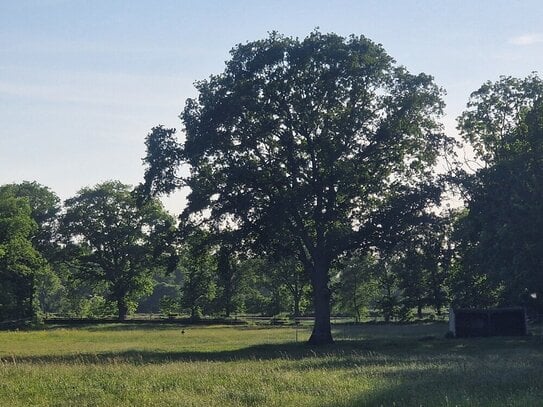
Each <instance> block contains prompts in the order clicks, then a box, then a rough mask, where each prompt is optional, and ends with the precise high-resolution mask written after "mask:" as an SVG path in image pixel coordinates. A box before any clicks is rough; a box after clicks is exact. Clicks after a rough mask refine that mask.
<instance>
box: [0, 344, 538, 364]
mask: <svg viewBox="0 0 543 407" xmlns="http://www.w3.org/2000/svg"><path fill="white" fill-rule="evenodd" d="M181 340H182V339H180V341H181ZM519 346H521V347H522V348H524V349H530V348H534V347H535V348H537V349H540V348H541V343H540V341H539V340H538V339H536V338H480V339H472V340H447V339H439V340H431V341H428V340H426V339H425V338H421V339H419V340H413V339H412V338H411V339H408V338H406V339H402V338H400V339H382V338H371V339H361V340H338V341H336V343H335V344H333V345H326V346H318V347H314V346H309V345H307V344H306V343H303V342H297V343H296V342H284V343H277V344H259V345H252V346H247V347H243V348H240V349H233V350H220V351H191V350H182V351H165V350H149V349H128V350H120V351H108V352H96V353H74V354H63V355H33V356H8V357H4V358H0V362H5V363H38V364H43V363H67V364H81V363H83V364H108V363H128V364H135V365H142V364H160V363H169V362H199V361H206V362H234V361H258V360H262V361H264V360H279V359H281V360H302V359H312V361H313V362H312V365H311V366H312V367H313V368H320V367H322V368H345V367H349V366H351V365H353V366H354V365H356V366H360V365H361V364H364V363H365V364H371V365H376V364H379V365H385V364H396V363H406V362H409V361H410V358H423V359H428V360H430V359H431V360H432V361H433V362H437V361H440V362H446V361H447V360H450V361H452V360H455V359H456V358H457V357H458V356H457V355H464V356H465V355H472V356H473V355H478V354H480V353H481V352H489V351H492V352H496V353H500V352H501V351H507V350H509V349H512V348H516V347H519Z"/></svg>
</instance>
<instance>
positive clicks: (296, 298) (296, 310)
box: [294, 293, 300, 320]
mask: <svg viewBox="0 0 543 407" xmlns="http://www.w3.org/2000/svg"><path fill="white" fill-rule="evenodd" d="M299 317H300V294H298V293H295V294H294V319H295V320H297V318H299Z"/></svg>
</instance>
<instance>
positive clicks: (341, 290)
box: [333, 254, 379, 322]
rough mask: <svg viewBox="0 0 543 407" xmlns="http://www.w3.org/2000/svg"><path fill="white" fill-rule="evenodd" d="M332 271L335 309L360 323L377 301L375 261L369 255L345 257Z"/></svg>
mask: <svg viewBox="0 0 543 407" xmlns="http://www.w3.org/2000/svg"><path fill="white" fill-rule="evenodd" d="M334 271H336V272H337V274H336V276H335V279H334V281H335V283H334V285H333V287H334V292H335V297H334V298H335V301H334V302H335V308H336V309H337V310H338V311H339V312H341V313H347V314H350V315H354V316H355V321H356V322H361V321H362V318H363V317H364V316H365V315H366V314H367V313H368V311H369V308H370V307H371V306H372V305H374V304H375V303H376V301H377V300H378V293H379V282H378V280H377V276H376V271H377V270H376V259H375V258H374V256H371V255H369V254H366V255H355V256H351V257H347V258H345V259H341V261H339V262H338V265H337V266H336V267H335V268H334Z"/></svg>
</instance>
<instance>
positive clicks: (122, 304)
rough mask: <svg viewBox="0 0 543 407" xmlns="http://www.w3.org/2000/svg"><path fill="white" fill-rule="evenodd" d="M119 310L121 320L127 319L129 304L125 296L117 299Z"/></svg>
mask: <svg viewBox="0 0 543 407" xmlns="http://www.w3.org/2000/svg"><path fill="white" fill-rule="evenodd" d="M117 310H118V318H119V321H125V320H126V315H127V314H128V305H127V304H126V301H125V299H124V298H123V297H122V298H119V299H118V300H117Z"/></svg>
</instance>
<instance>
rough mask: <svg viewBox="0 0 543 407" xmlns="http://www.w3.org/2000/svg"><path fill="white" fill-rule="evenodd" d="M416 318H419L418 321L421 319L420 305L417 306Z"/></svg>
mask: <svg viewBox="0 0 543 407" xmlns="http://www.w3.org/2000/svg"><path fill="white" fill-rule="evenodd" d="M417 316H418V317H419V319H422V305H421V304H418V305H417Z"/></svg>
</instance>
